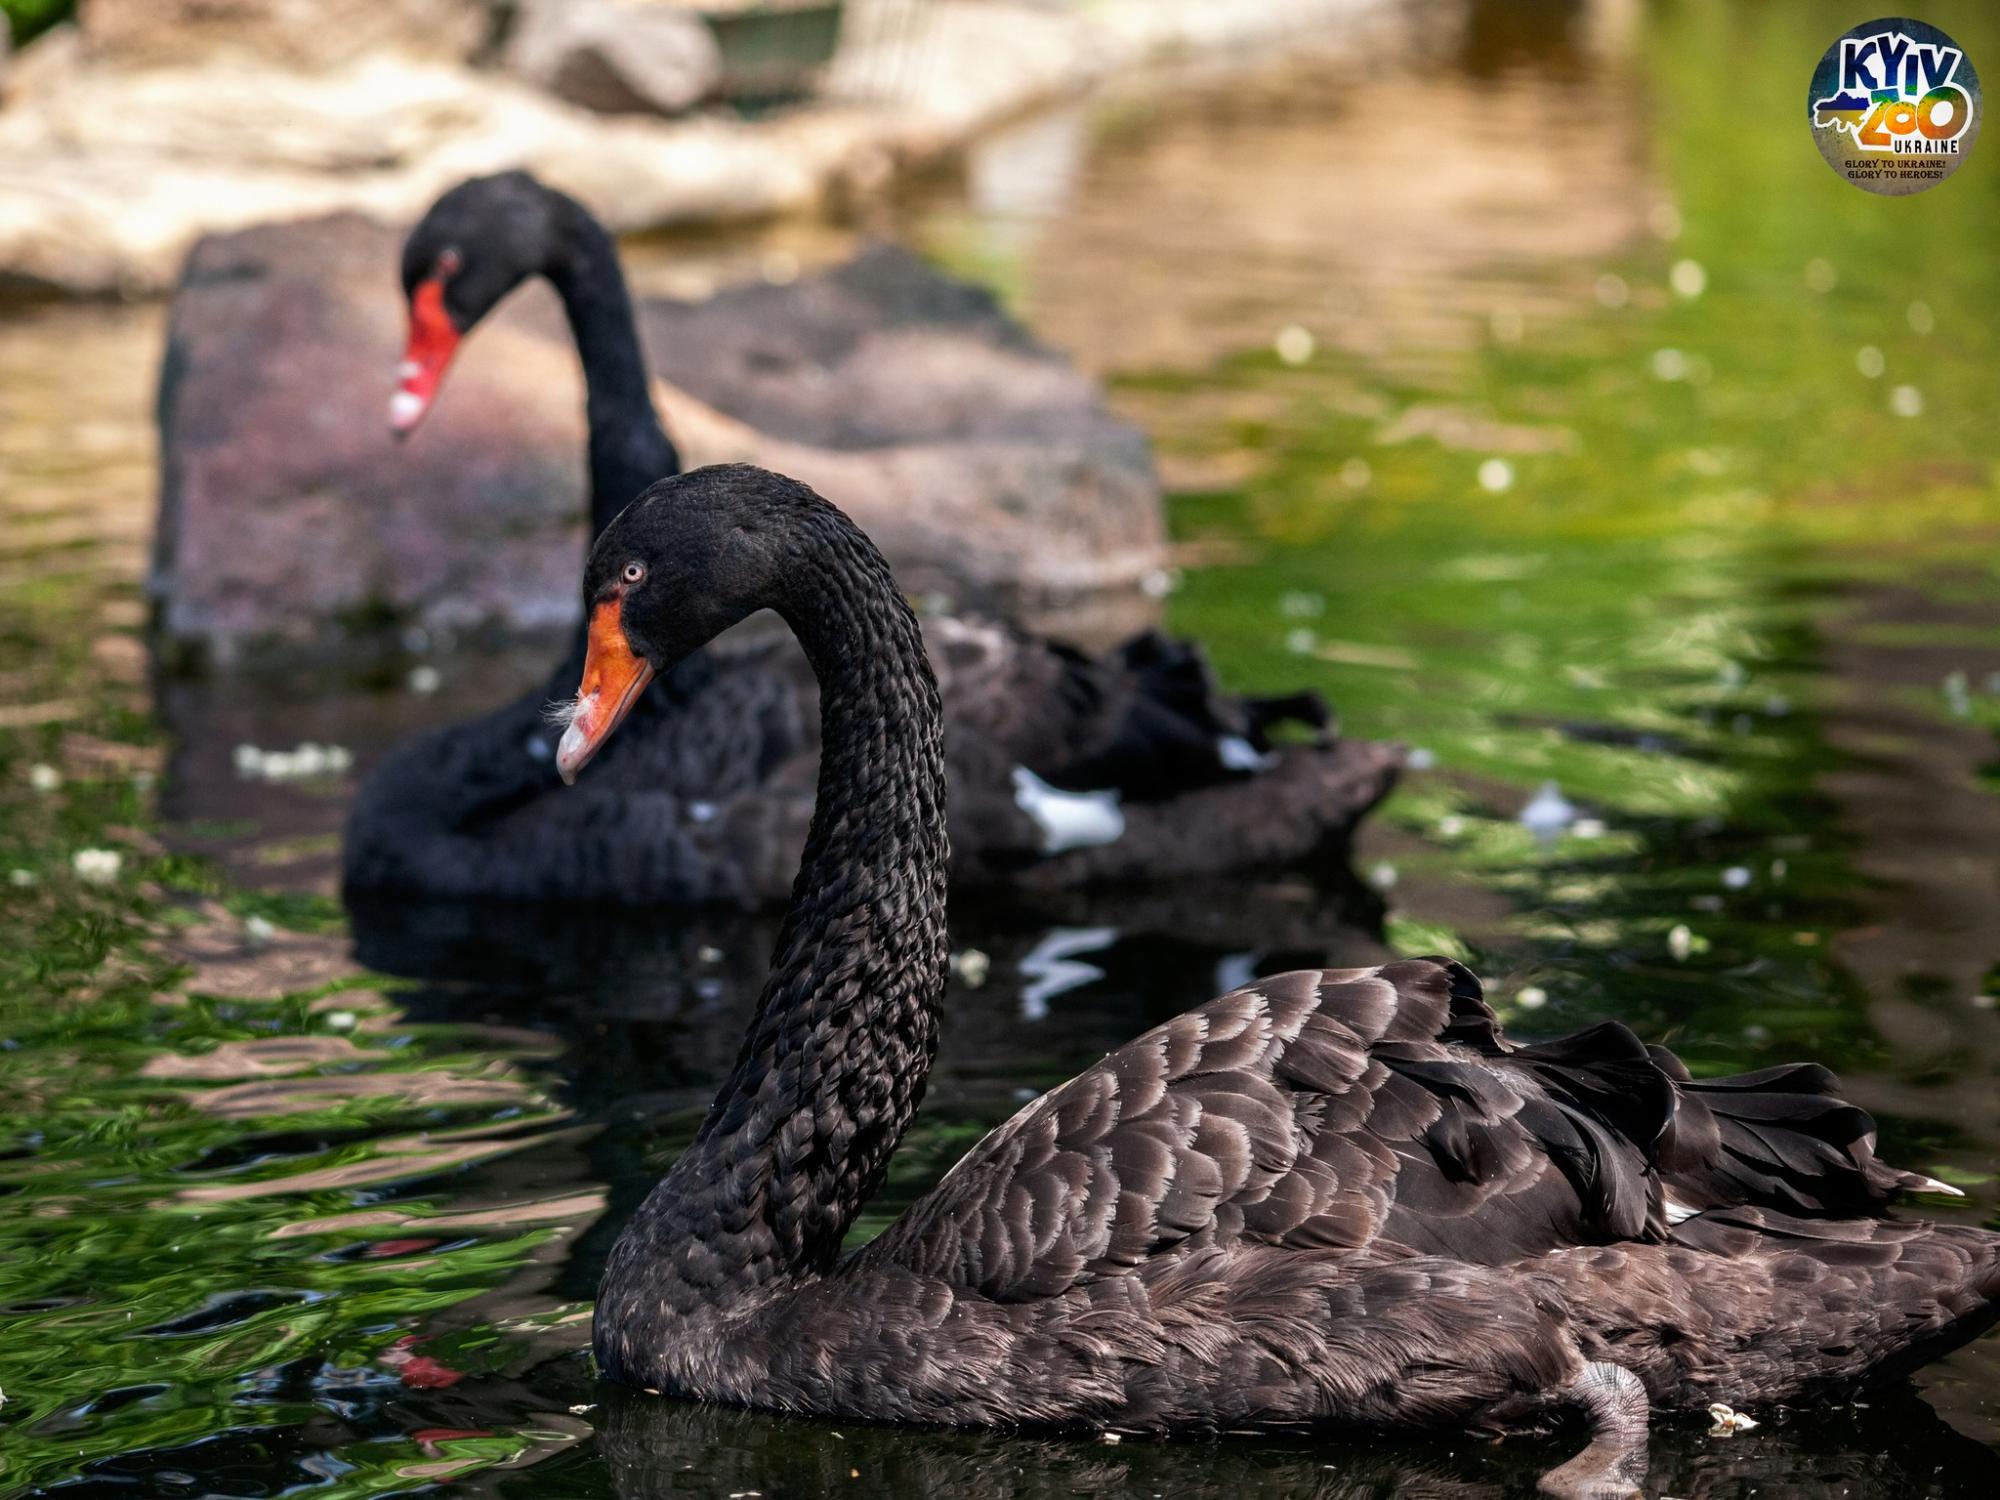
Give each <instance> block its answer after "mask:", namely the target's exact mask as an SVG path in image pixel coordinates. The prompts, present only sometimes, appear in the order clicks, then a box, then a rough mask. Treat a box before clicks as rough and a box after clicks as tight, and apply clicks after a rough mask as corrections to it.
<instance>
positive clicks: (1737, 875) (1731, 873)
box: [1722, 865, 1750, 891]
mask: <svg viewBox="0 0 2000 1500" xmlns="http://www.w3.org/2000/svg"><path fill="white" fill-rule="evenodd" d="M1722 883H1723V885H1724V886H1725V887H1727V888H1728V889H1729V890H1732V891H1740V890H1743V889H1745V888H1746V887H1748V886H1749V884H1750V871H1749V869H1748V868H1747V867H1745V866H1743V865H1731V866H1730V867H1729V868H1728V869H1726V870H1724V871H1723V872H1722Z"/></svg>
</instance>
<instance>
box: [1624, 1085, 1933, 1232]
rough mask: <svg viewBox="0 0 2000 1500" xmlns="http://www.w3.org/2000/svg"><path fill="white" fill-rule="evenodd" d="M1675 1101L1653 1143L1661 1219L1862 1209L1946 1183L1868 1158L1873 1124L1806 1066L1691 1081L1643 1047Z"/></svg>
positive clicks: (1867, 1211) (1871, 1210) (1872, 1210)
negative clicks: (1750, 1208)
mask: <svg viewBox="0 0 2000 1500" xmlns="http://www.w3.org/2000/svg"><path fill="white" fill-rule="evenodd" d="M1651 1052H1652V1055H1653V1061H1654V1062H1655V1064H1656V1065H1657V1066H1658V1067H1659V1069H1660V1071H1661V1072H1663V1073H1665V1074H1666V1075H1667V1076H1668V1077H1669V1078H1671V1079H1672V1080H1673V1081H1674V1084H1675V1086H1676V1088H1677V1090H1678V1093H1679V1098H1678V1101H1677V1107H1676V1109H1675V1111H1674V1115H1673V1119H1672V1121H1671V1122H1670V1124H1669V1125H1668V1127H1667V1131H1666V1133H1665V1135H1664V1136H1662V1138H1661V1140H1660V1145H1659V1162H1660V1175H1661V1179H1662V1183H1663V1186H1664V1188H1665V1194H1666V1199H1667V1203H1666V1212H1667V1217H1668V1219H1669V1220H1670V1221H1672V1222H1678V1221H1679V1220H1680V1219H1684V1218H1686V1217H1688V1216H1690V1215H1691V1214H1695V1213H1700V1212H1702V1211H1703V1210H1705V1209H1709V1208H1717V1207H1725V1206H1735V1205H1739V1204H1752V1205H1756V1206H1759V1207H1763V1208H1771V1209H1777V1210H1779V1211H1781V1212H1784V1213H1790V1214H1798V1215H1801V1216H1805V1217H1821V1216H1831V1217H1844V1216H1850V1215H1872V1214H1877V1213H1880V1212H1881V1211H1882V1210H1883V1209H1884V1208H1886V1207H1887V1206H1888V1204H1889V1202H1890V1200H1891V1199H1892V1198H1893V1197H1894V1196H1895V1195H1896V1194H1898V1193H1944V1194H1949V1195H1952V1196H1959V1194H1958V1190H1957V1189H1956V1188H1953V1187H1950V1186H1948V1185H1946V1184H1945V1183H1942V1182H1939V1181H1937V1180H1936V1179H1935V1178H1932V1177H1926V1176H1923V1175H1922V1174H1920V1173H1916V1172H1904V1171H1899V1170H1897V1169H1896V1168H1894V1167H1891V1166H1889V1165H1888V1164H1887V1163H1886V1162H1883V1161H1880V1160H1878V1159H1877V1158H1876V1155H1875V1121H1874V1120H1873V1119H1872V1118H1871V1117H1870V1116H1869V1114H1868V1112H1867V1111H1866V1110H1864V1109H1862V1108H1860V1107H1859V1106H1857V1105H1854V1104H1850V1103H1848V1102H1847V1101H1846V1100H1845V1099H1843V1098H1841V1097H1840V1095H1839V1093H1838V1092H1837V1090H1838V1089H1839V1086H1840V1085H1839V1081H1838V1080H1837V1079H1835V1077H1834V1076H1833V1074H1831V1073H1829V1072H1828V1071H1827V1070H1826V1069H1825V1068H1822V1067H1820V1066H1819V1065H1818V1064H1816V1063H1793V1064H1789V1065H1786V1066H1783V1067H1776V1068H1764V1069H1761V1070H1759V1071H1757V1072H1754V1073H1735V1074H1731V1075H1730V1076H1728V1077H1725V1078H1704V1079H1693V1078H1690V1077H1689V1076H1688V1072H1687V1069H1686V1068H1685V1067H1683V1066H1682V1065H1681V1062H1680V1060H1679V1059H1678V1058H1676V1057H1675V1056H1674V1055H1673V1054H1672V1053H1671V1052H1668V1051H1667V1050H1666V1049H1665V1048H1663V1047H1654V1048H1652V1049H1651Z"/></svg>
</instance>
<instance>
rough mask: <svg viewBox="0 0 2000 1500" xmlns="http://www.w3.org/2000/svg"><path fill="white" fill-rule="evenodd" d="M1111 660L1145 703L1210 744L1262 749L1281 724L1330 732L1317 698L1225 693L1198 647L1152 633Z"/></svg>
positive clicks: (1328, 712)
mask: <svg viewBox="0 0 2000 1500" xmlns="http://www.w3.org/2000/svg"><path fill="white" fill-rule="evenodd" d="M1117 659H1118V664H1119V665H1120V666H1121V667H1123V668H1124V669H1125V670H1126V671H1127V672H1129V673H1130V674H1131V675H1132V677H1133V678H1134V679H1135V680H1136V681H1137V683H1138V684H1139V687H1140V690H1141V692H1142V693H1143V694H1144V695H1145V697H1146V698H1148V699H1149V700H1151V701H1152V702H1154V703H1156V704H1159V705H1160V706H1162V707H1164V708H1167V709H1170V710H1172V711H1173V713H1174V714H1176V715H1177V716H1178V717H1179V718H1181V719H1182V720H1183V721H1185V722H1186V723H1187V724H1189V725H1190V726H1193V727H1195V728H1197V729H1199V730H1200V731H1201V732H1202V734H1203V735H1204V736H1205V737H1206V738H1208V739H1211V740H1213V739H1217V738H1225V737H1228V736H1232V735H1234V736H1239V737H1241V738H1243V739H1246V740H1248V741H1249V742H1250V743H1251V744H1252V745H1254V746H1255V747H1256V748H1257V749H1258V750H1268V749H1270V738H1269V734H1270V731H1271V730H1272V729H1275V728H1277V727H1279V726H1281V725H1287V724H1291V725H1297V726H1299V727H1301V728H1305V729H1310V730H1312V731H1314V732H1315V733H1319V734H1324V733H1327V732H1329V731H1331V729H1332V728H1333V710H1332V709H1331V708H1329V707H1328V706H1327V702H1326V699H1324V698H1322V697H1321V696H1320V695H1319V694H1318V693H1315V692H1309V691H1305V692H1297V693H1286V694H1283V695H1281V696H1277V697H1270V698H1240V697H1236V696H1233V695H1231V694H1229V693H1225V692H1224V691H1223V690H1222V688H1221V686H1220V685H1219V684H1218V683H1217V682H1216V680H1215V669H1214V667H1212V666H1211V665H1210V664H1209V660H1208V657H1207V655H1206V653H1204V652H1203V651H1202V649H1201V647H1200V646H1198V645H1196V644H1195V643H1194V642H1192V641H1184V640H1176V639H1174V638H1173V637H1172V636H1169V635H1166V634H1164V633H1163V632H1161V631H1158V630H1146V631H1142V632H1140V633H1139V634H1138V635H1135V636H1133V637H1132V639H1130V640H1129V641H1127V642H1126V643H1125V644H1124V645H1122V646H1120V647H1119V648H1118V651H1117Z"/></svg>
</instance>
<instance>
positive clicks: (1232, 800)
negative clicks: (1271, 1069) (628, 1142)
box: [343, 172, 1402, 905]
mask: <svg viewBox="0 0 2000 1500" xmlns="http://www.w3.org/2000/svg"><path fill="white" fill-rule="evenodd" d="M537 274H539V275H542V276H545V277H547V278H548V280H549V281H550V282H551V283H552V284H553V285H554V287H555V289H556V291H557V292H558V293H559V294H560V295H561V297H562V301H563V306H564V307H565V309H566V310H567V312H568V316H569V322H570V327H571V329H572V330H573V332H574V334H575V337H576V343H577V347H578V349H579V351H580V352H581V355H582V360H583V369H584V377H585V383H586V386H587V392H588V397H587V399H588V415H589V426H590V490H591V498H590V504H591V513H590V522H591V534H592V535H593V536H595V535H596V534H597V533H599V532H601V531H602V530H603V529H604V527H605V525H606V524H607V523H609V521H610V520H611V518H612V517H613V516H615V515H616V514H617V513H618V512H619V510H620V509H622V508H623V507H624V505H625V504H626V503H627V502H628V501H629V500H631V499H632V497H633V496H635V495H637V494H638V493H639V491H640V490H642V489H643V488H645V486H646V485H648V484H650V483H651V482H652V481H653V480H655V479H658V478H659V477H660V476H661V475H663V474H672V473H674V472H675V471H676V470H677V469H678V468H679V460H678V456H677V455H676V453H675V451H674V448H673V445H672V444H671V443H670V442H669V441H668V439H667V435H666V433H665V432H664V431H663V430H662V428H661V426H660V422H659V418H658V416H657V415H656V413H655V412H654V409H653V405H652V398H651V395H650V394H649V389H648V380H647V374H646V368H645V362H644V359H643V357H642V355H641V352H640V348H639V341H638V334H637V331H636V327H635V325H634V322H633V315H632V304H631V299H630V297H629V295H628V294H627V291H626V286H625V281H624V276H623V273H622V272H621V271H620V269H619V264H618V255H617V250H616V247H615V246H614V244H613V242H612V239H611V237H610V235H609V234H608V233H607V232H606V231H605V230H604V228H603V226H602V225H601V224H599V223H598V222H597V221H596V220H595V219H594V218H592V217H591V215H590V214H589V213H588V212H587V211H585V210H584V209H583V208H582V207H581V206H580V205H578V204H577V203H575V202H574V201H572V200H571V199H569V198H567V197H565V196H563V195H562V194H560V193H556V192H553V191H551V190H550V189H548V188H545V187H543V186H542V185H541V184H540V183H538V182H536V181H535V180H534V179H533V178H532V177H529V176H528V175H526V174H525V173H520V172H511V173H506V174H503V175H501V176H497V177H488V178H478V179H474V180H472V181H470V182H466V183H462V184H460V185H459V186H457V187H455V188H453V189H451V190H450V191H449V192H447V193H446V194H444V196H443V197H442V198H440V199H439V200H438V202H437V203H436V204H435V205H434V206H433V207H432V209H431V210H430V212H429V213H428V214H426V215H425V217H424V218H423V220H422V221H421V222H420V223H419V224H418V225H417V226H416V228H415V229H414V230H413V231H412V232H411V234H410V236H409V239H408V241H407V243H406V245H405V247H404V254H403V267H402V276H403V284H404V288H405V291H406V293H407V294H408V298H409V309H410V340H409V348H408V352H407V354H406V356H405V359H404V363H403V366H402V369H401V371H400V385H399V389H398V390H397V392H396V395H395V397H394V402H393V404H392V407H391V424H392V426H393V427H395V428H396V429H397V430H398V431H403V432H407V431H409V430H410V429H411V428H413V427H414V426H415V425H416V424H417V422H418V421H419V420H420V419H421V418H422V416H423V414H424V412H425V410H426V409H427V408H428V406H429V404H430V402H431V401H432V399H433V397H434V396H435V394H436V392H437V389H438V385H439V381H440V380H441V378H442V376H443V374H444V371H445V369H446V368H447V366H448V364H449V363H450V361H451V359H452V357H453V354H454V353H455V351H456V349H457V346H458V344H459V342H460V339H461V337H462V336H463V334H464V333H465V332H466V331H467V330H469V329H470V328H471V327H472V326H473V325H474V324H475V323H476V322H478V321H479V319H480V318H481V317H483V316H484V315H485V314H486V313H487V312H488V311H489V310H490V309H491V308H492V307H493V306H494V304H495V303H497V302H498V301H500V299H501V298H503V297H504V296H505V295H506V294H507V293H508V292H509V291H511V290H512V289H513V288H514V287H515V286H517V285H519V284H520V282H521V281H523V280H524V279H526V278H527V277H529V276H532V275H537ZM926 630H927V634H928V639H929V644H930V649H931V652H932V657H933V666H934V667H935V669H936V671H937V675H938V678H939V680H940V682H941V683H942V685H943V693H944V704H945V756H946V763H947V766H948V767H949V770H950V774H951V777H952V790H953V804H952V806H953V818H954V820H955V821H954V823H953V827H952V835H953V839H952V841H953V845H954V849H955V853H956V862H955V864H954V867H953V875H954V878H955V879H956V880H958V881H959V882H960V883H962V884H966V885H980V884H997V883H1002V882H1004V883H1008V884H1014V885H1027V886H1043V887H1053V886H1062V885H1073V884H1078V883H1082V882H1094V881H1121V880H1136V879H1146V878H1152V877H1172V876H1176V875H1183V874H1188V873H1194V872H1213V871H1218V870H1225V869H1231V868H1240V867H1246V866H1266V867H1268V866H1271V865H1274V864H1280V863H1286V862H1307V861H1319V862H1321V863H1325V862H1327V859H1328V857H1337V856H1338V855H1339V853H1340V852H1341V851H1343V850H1344V848H1345V846H1346V843H1347V840H1348V838H1349V836H1350V834H1351V833H1352V830H1353V827H1354V824H1355V822H1356V821H1357V820H1358V819H1359V818H1360V817H1361V816H1362V815H1363V814H1364V813H1365V812H1367V811H1368V810H1369V809H1370V808H1371V807H1373V806H1374V805H1375V804H1376V803H1377V802H1379V801H1380V800H1381V799H1382V797H1383V796H1384V795H1386V794H1387V792H1388V790H1389V788H1390V786H1391V784H1392V783H1393V782H1394V780H1395V776H1396V772H1397V769H1398V767H1399V765H1400V763H1401V759H1402V757H1401V752H1400V751H1399V750H1397V749H1396V748H1395V747H1392V746H1388V745H1380V744H1372V743H1369V742H1366V741H1359V740H1350V739H1344V738H1335V737H1334V736H1333V735H1332V734H1331V733H1330V731H1329V730H1328V728H1327V713H1326V708H1325V705H1324V704H1323V703H1322V702H1321V701H1320V700H1319V698H1318V697H1317V695H1314V694H1310V693H1301V694H1298V695H1295V696H1292V697H1287V698H1274V699H1250V698H1234V697H1230V696H1227V695H1225V694H1223V693H1222V692H1221V691H1220V690H1219V689H1218V688H1217V686H1216V684H1215V681H1214V678H1213V676H1212V674H1211V673H1210V671H1209V668H1208V664H1207V662H1206V661H1205V660H1204V659H1203V658H1202V656H1201V654H1200V652H1199V651H1198V650H1196V649H1195V648H1193V647H1192V646H1189V645H1187V644H1185V643H1182V642H1178V641H1173V640H1169V639H1167V638H1166V637H1164V636H1162V635H1159V634H1158V633H1155V632H1149V633H1147V634H1144V635H1142V636H1140V637H1138V638H1137V639H1135V640H1133V641H1130V642H1128V643H1127V644H1126V645H1125V646H1123V647H1122V648H1120V649H1119V650H1117V651H1115V652H1112V653H1110V654H1108V655H1106V656H1103V657H1099V658H1092V657H1089V656H1085V655H1083V654H1082V653H1079V652H1076V651H1072V650H1069V649H1067V648H1064V647H1061V646H1057V645H1053V644H1050V643H1048V642H1045V641H1041V640H1038V639H1035V638H1032V637H1030V636H1027V635H1024V634H1022V633H1020V632H1018V631H1015V630H1013V629H1010V628H1008V627H1005V626H1001V625H994V624H987V623H982V622H975V621H970V620H957V619H935V620H932V621H929V622H928V623H927V625H926ZM582 651H583V643H582V640H581V636H580V635H579V638H578V639H577V641H576V642H575V644H574V645H573V647H572V648H571V651H570V653H569V655H568V657H567V659H565V660H564V661H563V662H562V663H560V664H559V665H558V667H557V669H556V671H555V673H554V674H553V676H552V677H551V679H550V682H551V683H552V684H553V687H552V688H551V689H550V690H545V691H541V692H536V693H529V694H527V695H525V696H523V697H522V698H520V699H518V700H516V701H515V702H514V703H511V704H509V705H508V706H506V707H505V708H501V709H498V710H496V711H494V712H492V713H489V714H487V715H485V716H483V717H481V718H478V719H474V720H471V721H469V722H467V723H464V724H458V725H453V726H450V727H447V728H444V729H441V730H437V731H434V732H432V733H430V734H427V735H423V736H420V737H418V738H417V739H415V740H413V741H411V742H410V743H408V744H405V745H403V746H401V747H399V748H398V750H397V751H395V752H394V753H393V754H392V755H391V756H390V757H389V758H388V759H387V760H386V761H385V762H384V763H383V764H382V765H381V766H380V767H378V768H377V769H376V770H375V771H374V772H373V773H372V774H371V775H370V776H369V777H368V778H367V779H366V781H365V782H364V784H363V786H362V788H361V791H360V793H359V796H358V797H357V799H356V802H355V806H354V808H353V811H352V813H351V814H350V817H349V820H348V828H347V837H346V840H345V843H344V850H343V859H344V877H345V885H346V888H347V890H348V892H349V895H350V898H351V899H356V900H360V901H362V902H364V903H365V902H366V901H368V900H369V899H370V898H371V896H372V897H375V898H376V899H379V898H380V897H381V895H382V894H383V893H387V896H388V899H389V900H391V901H394V900H396V899H398V898H400V897H402V896H406V895H420V896H426V897H434V898H443V899H494V898H501V899H513V900H522V901H543V900H571V901H593V902H604V901H610V902H621V903H626V904H633V905H649V904H655V903H679V902H697V901H734V902H740V903H743V904H747V905H754V904H759V903H763V902H778V901H782V900H783V899H784V896H785V893H786V891H787V890H788V889H789V887H790V882H791V874H792V871H793V869H794V868H795V867H796V865H797V862H798V851H799V847H800V845H801V843H802V842H803V841H804V838H805V829H806V823H807V821H808V819H809V818H810V817H811V814H812V785H813V765H814V762H815V758H816V756H817V754H818V751H819V744H818V729H819V712H818V708H817V706H816V705H817V695H818V687H817V684H816V682H815V681H814V679H813V676H812V673H811V671H810V669H809V668H808V667H807V666H806V664H805V662H804V660H803V658H801V657H800V656H799V654H798V651H797V649H796V647H795V646H794V645H793V644H792V643H791V642H790V641H789V640H780V641H779V642H777V643H776V644H774V645H770V646H766V647H764V648H761V649H759V648H750V649H747V650H737V651H734V652H732V653H730V654H727V655H725V654H723V653H722V652H719V651H718V652H714V653H703V654H702V655H700V656H699V657H698V658H695V659H691V660H689V661H688V662H686V663H685V664H683V665H682V666H681V667H680V668H679V669H678V670H677V671H676V672H675V673H674V674H673V676H672V678H671V679H669V680H663V681H662V682H660V683H658V684H656V685H655V686H653V687H652V688H651V689H650V690H648V691H645V692H643V693H642V694H641V695H640V698H639V701H638V704H637V706H636V707H635V708H634V710H633V713H632V720H631V722H630V724H629V725H628V727H627V729H626V732H625V734H623V735H621V736H620V744H619V746H618V747H616V748H614V750H613V751H611V752H610V753H609V754H608V755H607V756H606V759H605V763H604V765H603V766H602V767H601V768H600V771H599V774H598V776H597V777H595V778H593V781H594V783H595V784H594V785H593V786H591V787H590V788H588V789H587V790H586V791H585V792H583V793H580V794H570V795H568V796H564V797H557V796H554V795H552V793H554V792H555V791H556V790H557V781H556V774H555V768H554V765H553V763H552V761H551V760H550V751H551V747H552V742H553V739H554V736H553V735H552V734H551V733H549V731H548V730H547V728H546V726H545V725H544V724H543V722H542V718H541V711H542V707H543V705H545V704H546V703H547V702H548V701H549V700H550V699H551V698H552V697H557V696H561V695H562V694H564V693H567V692H568V691H570V689H571V688H573V687H574V685H575V682H576V675H577V671H578V668H579V665H580V663H581V660H582ZM1285 722H1293V723H1298V724H1302V725H1304V726H1306V727H1308V728H1310V729H1313V730H1316V731H1318V737H1317V739H1316V741H1315V742H1314V743H1310V744H1303V743H1302V744H1283V745H1278V744H1274V743H1273V742H1272V740H1271V738H1270V731H1271V729H1272V728H1274V727H1275V726H1277V725H1279V724H1281V723H1285Z"/></svg>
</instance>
